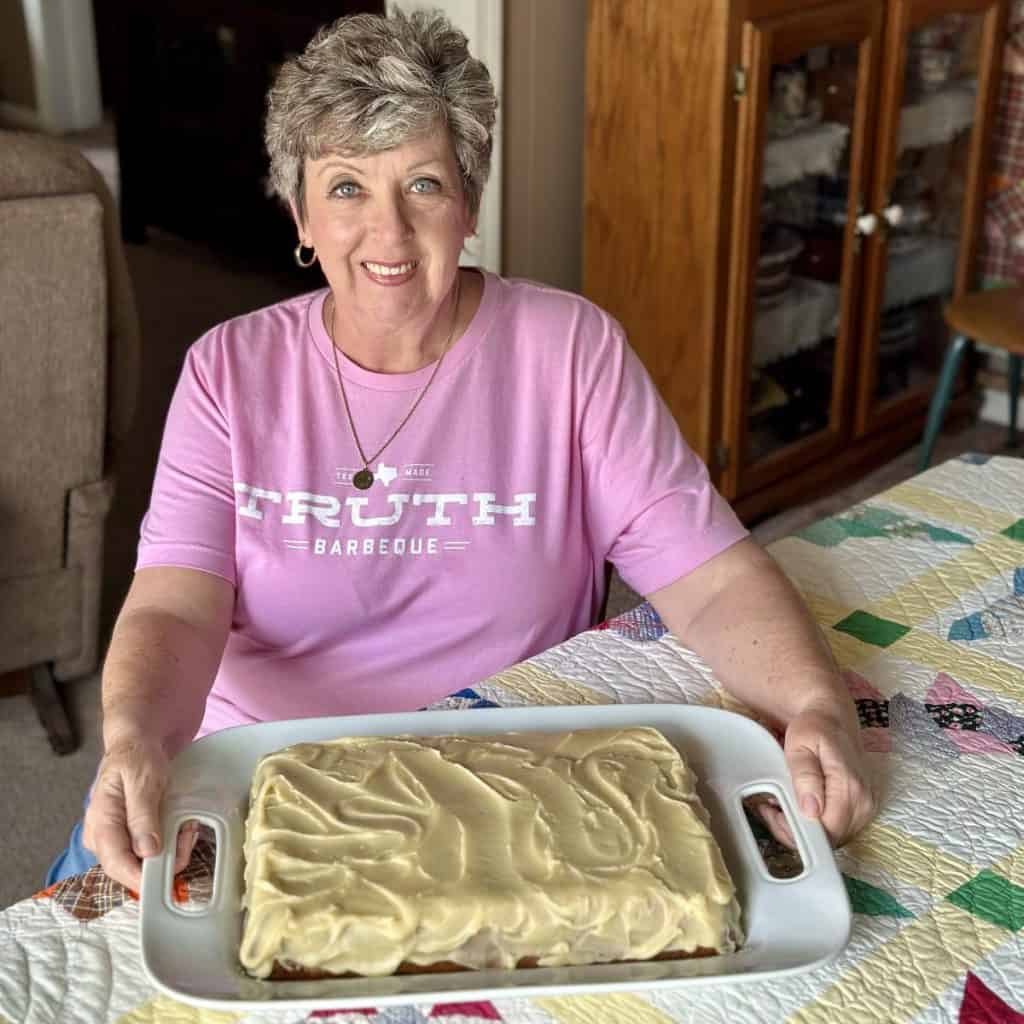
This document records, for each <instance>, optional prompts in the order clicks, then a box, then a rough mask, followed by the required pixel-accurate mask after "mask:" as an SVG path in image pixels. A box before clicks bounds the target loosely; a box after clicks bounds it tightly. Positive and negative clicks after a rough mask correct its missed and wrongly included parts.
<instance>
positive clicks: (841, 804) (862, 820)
mask: <svg viewBox="0 0 1024 1024" xmlns="http://www.w3.org/2000/svg"><path fill="white" fill-rule="evenodd" d="M875 809H876V806H875V798H874V795H873V793H872V792H871V787H870V786H869V785H868V784H867V782H865V781H864V780H863V779H862V778H860V776H858V775H855V774H853V773H852V772H850V771H843V772H839V771H828V772H827V774H826V798H825V813H824V814H823V815H822V819H821V824H822V825H823V826H824V828H825V831H826V832H827V833H828V836H829V839H830V840H831V841H832V845H833V846H842V845H843V844H844V843H848V842H849V841H850V840H851V839H852V838H853V837H854V836H855V835H856V834H857V833H858V832H859V831H860V830H861V829H862V828H864V826H865V825H867V823H868V822H869V821H870V820H871V819H872V818H873V817H874V814H875Z"/></svg>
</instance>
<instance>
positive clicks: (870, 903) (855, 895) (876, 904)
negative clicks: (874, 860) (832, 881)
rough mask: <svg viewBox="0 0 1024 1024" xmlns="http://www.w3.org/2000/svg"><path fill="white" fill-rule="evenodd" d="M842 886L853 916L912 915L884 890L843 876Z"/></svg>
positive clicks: (849, 876)
mask: <svg viewBox="0 0 1024 1024" xmlns="http://www.w3.org/2000/svg"><path fill="white" fill-rule="evenodd" d="M843 884H844V885H845V886H846V893H847V895H848V896H849V897H850V907H851V908H852V910H853V912H854V913H855V914H867V915H869V916H870V917H910V918H912V917H913V916H914V914H913V913H912V912H911V911H909V910H907V908H906V907H904V906H903V905H902V904H900V903H899V902H898V901H897V900H896V899H895V898H894V897H893V896H892V895H891V894H889V893H887V892H886V891H885V890H884V889H879V888H877V887H876V886H873V885H870V884H868V883H867V882H864V881H862V880H861V879H859V878H854V877H852V876H851V875H843Z"/></svg>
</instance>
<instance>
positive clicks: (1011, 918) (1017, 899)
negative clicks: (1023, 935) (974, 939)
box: [946, 869, 1024, 932]
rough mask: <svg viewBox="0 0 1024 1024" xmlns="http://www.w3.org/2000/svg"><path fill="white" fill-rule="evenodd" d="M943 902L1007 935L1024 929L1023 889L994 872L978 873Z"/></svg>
mask: <svg viewBox="0 0 1024 1024" xmlns="http://www.w3.org/2000/svg"><path fill="white" fill-rule="evenodd" d="M946 899H948V900H949V902H950V903H953V904H955V905H956V906H958V907H960V908H961V909H962V910H966V911H968V912H969V913H971V914H974V916H975V917H980V918H982V919H983V920H985V921H989V922H990V923H991V924H997V925H999V926H1000V927H1001V928H1006V929H1008V930H1009V931H1011V932H1019V931H1020V930H1021V928H1024V888H1021V887H1020V886H1019V885H1014V884H1013V882H1011V881H1010V880H1009V879H1007V878H1003V876H1002V875H998V874H996V873H995V872H994V871H989V870H988V869H986V870H984V871H980V872H978V874H976V875H975V876H974V878H972V879H971V880H970V881H969V882H967V883H966V884H965V885H962V886H960V888H959V889H957V890H956V891H955V892H951V893H950V894H949V895H948V896H947V897H946Z"/></svg>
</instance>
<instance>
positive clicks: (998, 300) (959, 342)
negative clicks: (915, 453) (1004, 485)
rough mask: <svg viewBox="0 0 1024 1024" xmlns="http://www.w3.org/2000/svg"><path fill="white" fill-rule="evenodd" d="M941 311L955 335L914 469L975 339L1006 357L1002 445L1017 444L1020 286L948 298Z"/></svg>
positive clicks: (1023, 317)
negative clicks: (1005, 437)
mask: <svg viewBox="0 0 1024 1024" xmlns="http://www.w3.org/2000/svg"><path fill="white" fill-rule="evenodd" d="M943 312H944V314H945V317H946V323H947V324H949V326H950V328H952V330H953V331H954V332H955V335H954V338H953V340H952V342H951V343H950V346H949V349H948V350H947V351H946V358H945V360H944V361H943V364H942V372H941V374H940V375H939V383H938V386H937V387H936V388H935V394H933V395H932V401H931V405H930V406H929V408H928V422H927V423H926V425H925V428H924V440H923V441H922V443H921V454H920V458H919V459H918V463H917V468H918V470H919V471H920V470H923V469H927V468H928V463H929V462H930V461H931V457H932V448H933V447H934V445H935V439H936V437H938V434H939V428H940V427H941V426H942V418H943V416H944V415H945V412H946V406H947V405H948V404H949V399H950V396H951V395H952V393H953V388H954V386H955V384H956V377H957V371H958V370H959V369H960V361H961V360H962V359H963V357H964V353H965V352H969V351H973V349H974V346H975V343H976V342H981V343H982V344H984V345H990V346H991V347H992V348H1001V349H1002V350H1003V351H1004V352H1007V353H1008V354H1009V356H1010V372H1009V396H1010V437H1009V442H1008V443H1009V446H1010V447H1011V448H1016V447H1017V399H1018V398H1019V397H1020V375H1021V356H1024V287H1012V288H999V289H994V290H992V291H983V292H971V293H970V294H968V295H964V296H962V297H961V298H959V299H954V300H953V301H952V302H950V303H949V304H948V305H947V306H946V308H945V310H944V311H943Z"/></svg>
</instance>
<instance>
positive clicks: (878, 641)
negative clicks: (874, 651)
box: [832, 611, 910, 647]
mask: <svg viewBox="0 0 1024 1024" xmlns="http://www.w3.org/2000/svg"><path fill="white" fill-rule="evenodd" d="M832 628H833V629H835V630H838V631H839V632H840V633H848V634H849V635H850V636H853V637H856V638H857V639H858V640H861V641H863V642H864V643H866V644H874V646H876V647H891V646H892V645H893V644H894V643H896V641H897V640H902V639H903V637H905V636H906V635H907V634H908V633H909V632H910V627H909V626H904V625H903V624H902V623H900V622H892V621H891V620H890V619H881V618H879V617H878V616H877V615H872V614H871V612H862V611H855V612H853V613H852V614H850V615H847V616H846V618H845V619H843V620H842V621H841V622H837V623H836V624H835V625H834V626H833V627H832Z"/></svg>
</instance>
